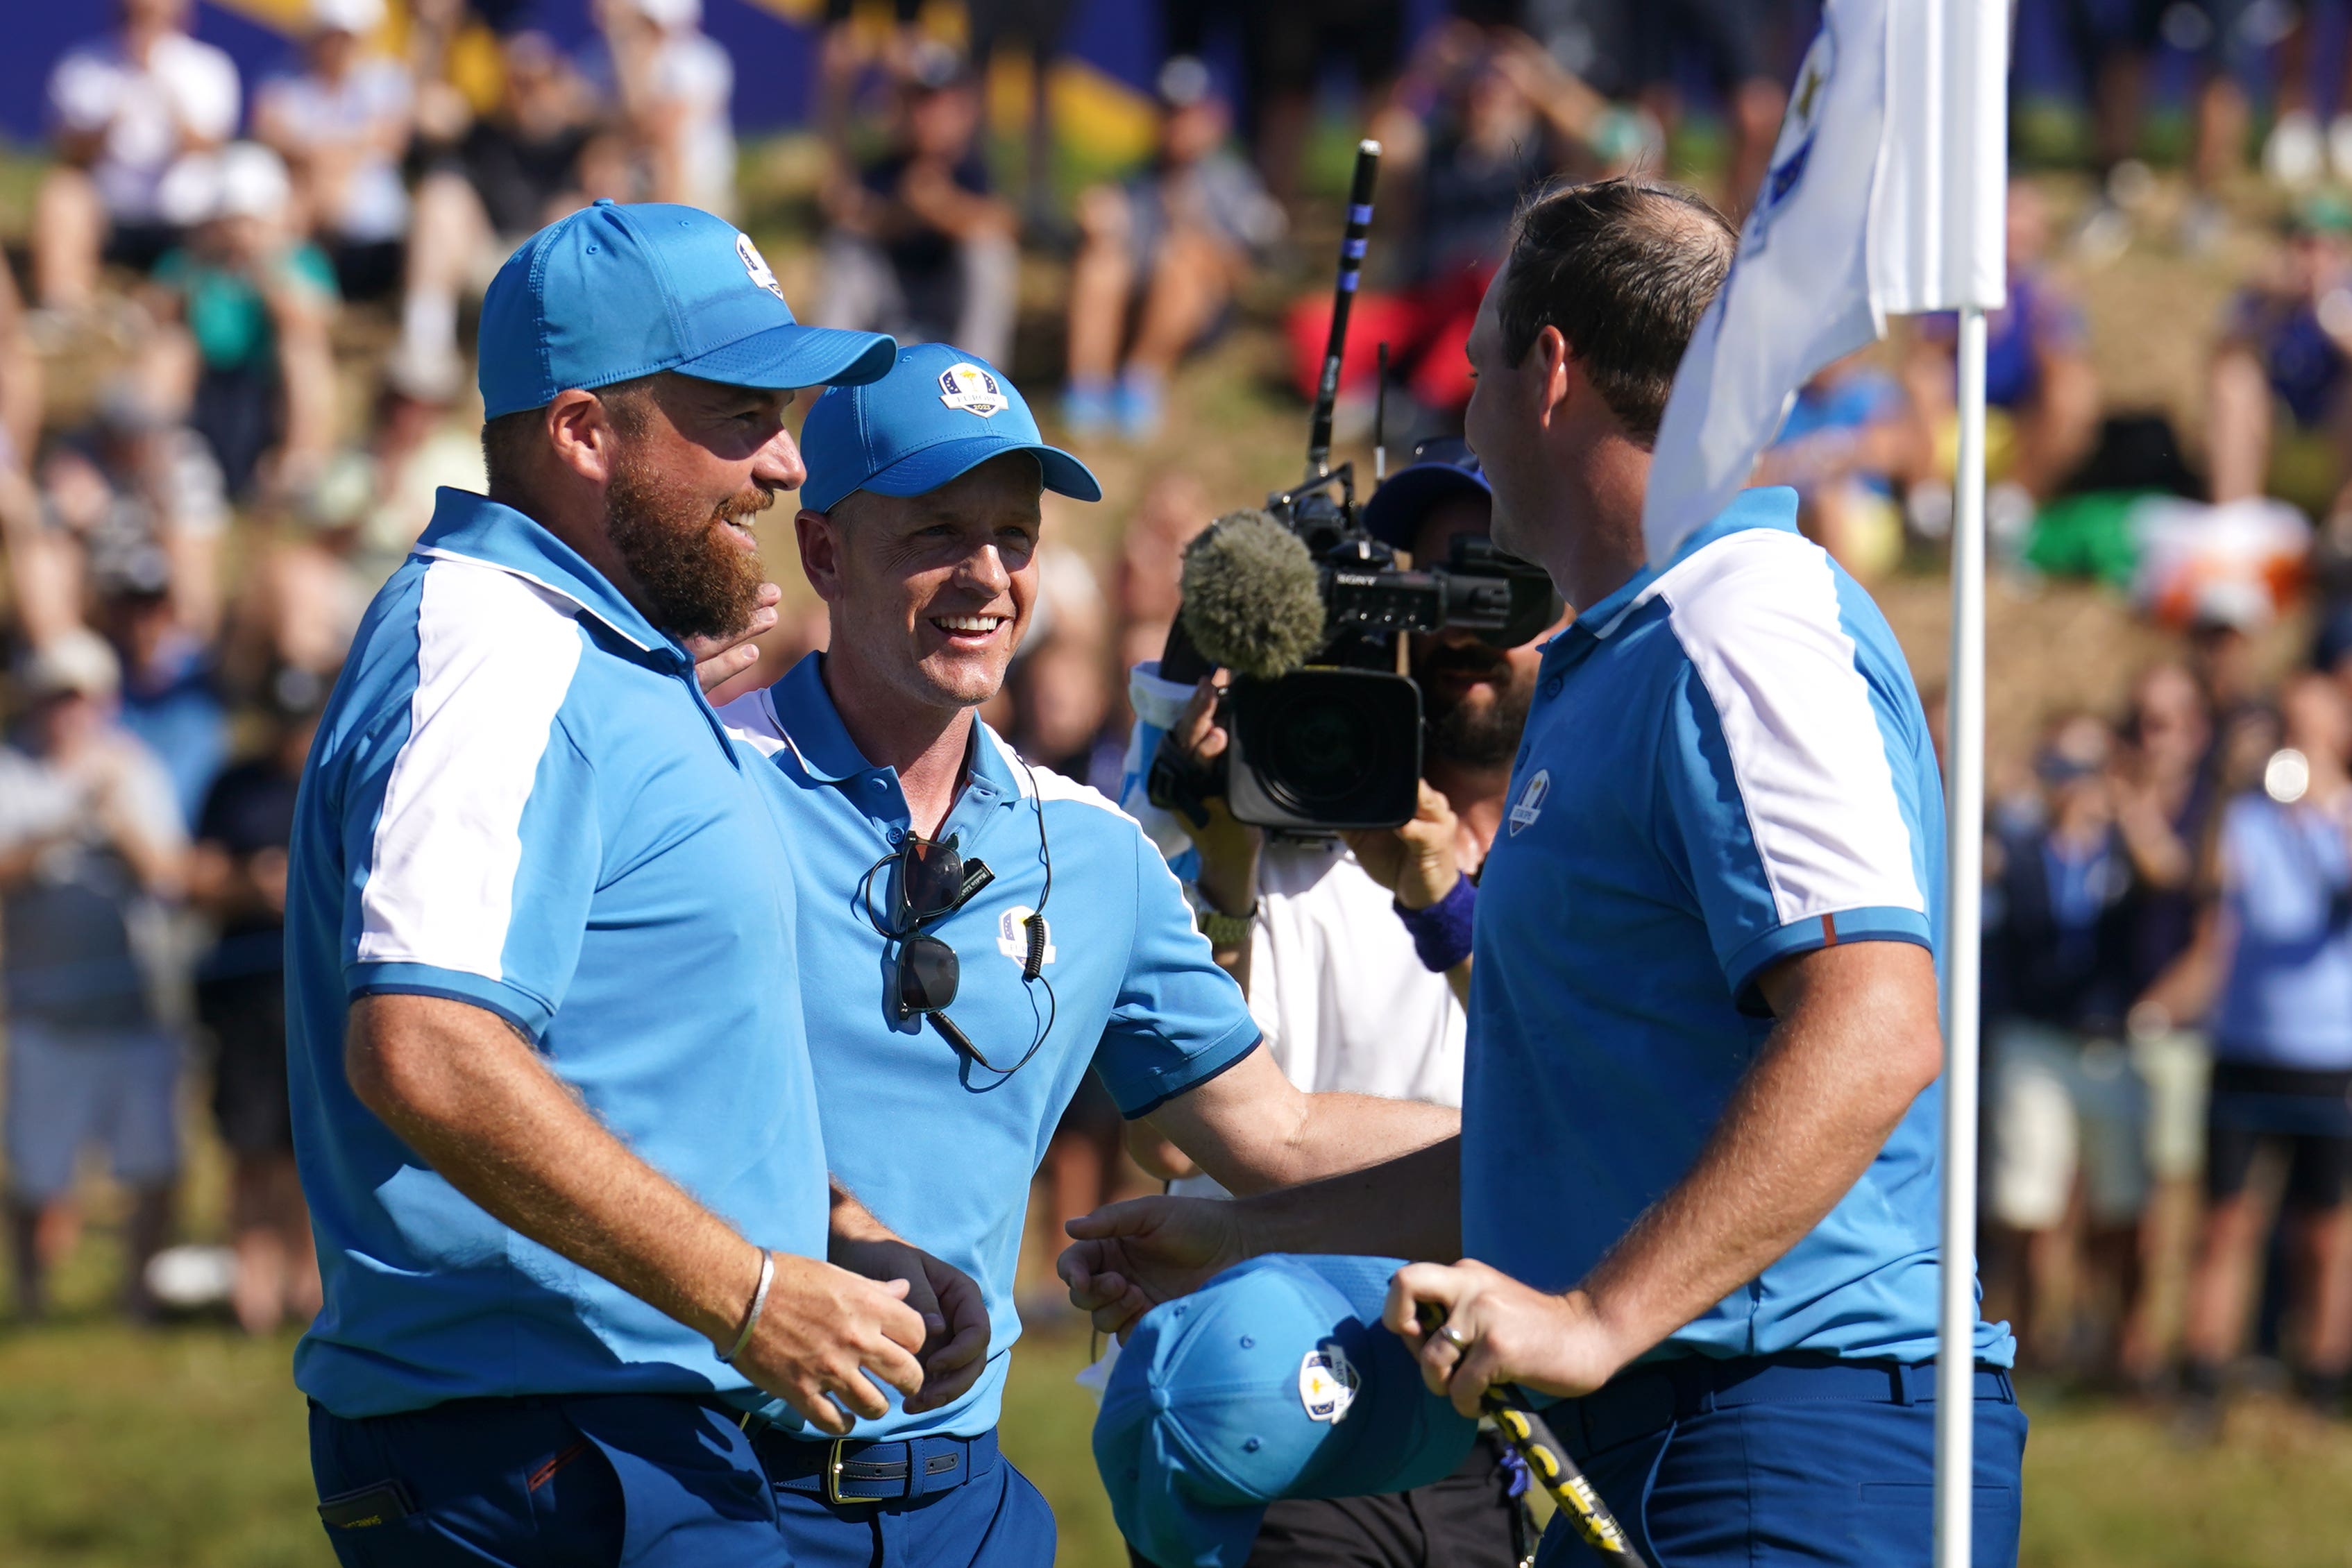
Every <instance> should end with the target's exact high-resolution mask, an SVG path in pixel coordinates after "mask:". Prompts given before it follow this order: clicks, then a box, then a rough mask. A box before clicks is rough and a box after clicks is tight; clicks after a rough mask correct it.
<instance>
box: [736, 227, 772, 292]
mask: <svg viewBox="0 0 2352 1568" xmlns="http://www.w3.org/2000/svg"><path fill="white" fill-rule="evenodd" d="M735 256H736V259H737V260H739V261H740V262H742V264H743V270H744V271H745V272H748V273H750V274H751V281H752V282H754V283H756V284H758V285H759V286H760V287H762V288H764V289H766V290H767V291H768V292H769V293H771V294H772V295H774V296H775V297H776V298H779V299H782V298H783V297H784V286H783V285H782V284H781V283H778V282H777V281H776V275H775V274H774V273H773V272H772V271H770V270H769V268H768V258H767V257H766V256H761V254H760V247H759V246H756V245H753V244H752V243H751V235H747V234H739V235H736V236H735Z"/></svg>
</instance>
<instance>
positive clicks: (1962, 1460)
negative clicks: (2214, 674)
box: [1936, 306, 1985, 1568]
mask: <svg viewBox="0 0 2352 1568" xmlns="http://www.w3.org/2000/svg"><path fill="white" fill-rule="evenodd" d="M1959 382H1960V384H1959V411H1958V412H1959V418H1960V429H1959V437H1960V440H1959V455H1958V463H1957V465H1956V470H1957V471H1956V472H1955V473H1954V475H1953V477H1952V489H1953V495H1952V659H1951V674H1950V675H1949V677H1948V680H1947V682H1946V687H1945V689H1946V694H1947V695H1946V699H1945V701H1946V706H1945V710H1944V711H1945V724H1944V750H1945V757H1946V760H1945V768H1946V787H1945V791H1944V798H1945V801H1946V805H1947V810H1946V831H1947V833H1948V868H1949V880H1948V885H1947V889H1946V896H1947V900H1948V904H1947V908H1948V915H1947V918H1946V922H1945V933H1944V941H1945V951H1946V952H1947V953H1948V954H1949V955H1950V962H1949V964H1948V967H1947V969H1946V972H1945V976H1944V1150H1943V1154H1944V1158H1943V1166H1944V1216H1943V1239H1942V1252H1941V1256H1942V1259H1943V1271H1942V1281H1941V1283H1942V1287H1943V1290H1942V1297H1943V1299H1942V1303H1941V1315H1940V1321H1939V1322H1938V1324H1937V1355H1936V1563H1937V1568H1968V1564H1969V1561H1970V1553H1971V1551H1972V1547H1971V1545H1970V1542H1969V1532H1970V1530H1971V1527H1972V1526H1973V1524H1974V1522H1975V1521H1974V1520H1973V1519H1972V1517H1971V1504H1972V1503H1973V1501H1974V1500H1975V1493H1976V1488H1975V1486H1974V1484H1973V1483H1974V1478H1975V1471H1976V1425H1975V1422H1976V1403H1977V1402H1976V1323H1977V1291H1976V1282H1977V1269H1976V1250H1977V1249H1976V1239H1977V1106H1978V1073H1977V1068H1978V1062H1979V1050H1978V1043H1979V1026H1980V1023H1981V1020H1980V1019H1979V985H1978V981H1979V967H1980V960H1981V953H1980V948H1981V946H1982V939H1983V921H1982V909H1983V902H1984V789H1985V757H1984V745H1985V740H1984V712H1985V469H1984V458H1985V313H1984V310H1983V308H1981V307H1979V306H1969V307H1968V308H1964V309H1962V310H1961V312H1960V341H1959Z"/></svg>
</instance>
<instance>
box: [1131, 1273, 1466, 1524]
mask: <svg viewBox="0 0 2352 1568" xmlns="http://www.w3.org/2000/svg"><path fill="white" fill-rule="evenodd" d="M1402 1267H1404V1265H1403V1263H1402V1260H1398V1259H1395V1258H1332V1257H1309V1256H1305V1255H1291V1254H1277V1255H1276V1256H1273V1257H1267V1258H1254V1259H1252V1260H1249V1261H1248V1262H1246V1263H1243V1264H1240V1265H1237V1266H1236V1267H1234V1268H1232V1269H1228V1270H1225V1271H1224V1272H1223V1273H1222V1274H1220V1275H1218V1276H1217V1277H1216V1278H1215V1279H1213V1280H1212V1281H1209V1282H1208V1283H1207V1284H1206V1285H1204V1286H1202V1288H1201V1289H1200V1290H1199V1291H1195V1292H1194V1293H1193V1294H1192V1295H1190V1296H1187V1297H1185V1298H1183V1299H1182V1300H1181V1301H1170V1302H1166V1303H1164V1304H1163V1305H1160V1306H1158V1307H1155V1308H1153V1309H1152V1310H1151V1311H1150V1312H1148V1313H1146V1314H1145V1316H1144V1319H1143V1322H1141V1324H1139V1326H1138V1327H1137V1329H1136V1331H1135V1333H1134V1336H1133V1337H1132V1338H1130V1339H1129V1341H1128V1343H1127V1345H1126V1347H1125V1348H1124V1349H1123V1350H1122V1351H1121V1352H1120V1354H1119V1358H1118V1364H1117V1365H1116V1366H1115V1367H1113V1368H1112V1370H1111V1375H1110V1383H1109V1386H1108V1388H1107V1389H1105V1391H1104V1394H1103V1407H1102V1414H1101V1416H1098V1417H1097V1420H1096V1422H1095V1437H1094V1446H1095V1464H1096V1466H1097V1469H1100V1470H1101V1472H1102V1479H1103V1486H1104V1488H1105V1489H1106V1490H1108V1492H1109V1493H1110V1506H1111V1514H1112V1517H1113V1518H1115V1519H1116V1520H1117V1521H1118V1527H1119V1530H1120V1531H1121V1532H1122V1533H1124V1534H1125V1535H1126V1537H1127V1539H1128V1540H1129V1542H1133V1543H1134V1546H1135V1549H1136V1550H1137V1551H1138V1552H1140V1553H1141V1554H1142V1555H1143V1556H1144V1557H1145V1558H1147V1559H1148V1560H1150V1562H1152V1563H1156V1564H1158V1568H1242V1564H1243V1563H1245V1562H1247V1561H1248V1559H1249V1555H1250V1547H1251V1544H1252V1542H1255V1540H1256V1538H1257V1531H1258V1526H1259V1524H1260V1522H1261V1521H1263V1519H1264V1517H1265V1505H1266V1504H1267V1503H1268V1502H1271V1501H1274V1500H1276V1499H1278V1498H1302V1497H1370V1496H1373V1495H1376V1494H1380V1493H1383V1492H1396V1491H1404V1490H1408V1489H1410V1488H1412V1487H1417V1486H1426V1485H1427V1484H1429V1483H1430V1482H1432V1481H1434V1480H1438V1479H1442V1478H1443V1477H1445V1476H1447V1475H1450V1474H1452V1473H1453V1472H1454V1469H1455V1467H1457V1466H1458V1465H1460V1464H1461V1463H1462V1460H1463V1458H1465V1456H1466V1455H1467V1454H1468V1453H1469V1451H1470V1445H1471V1443H1472V1441H1473V1440H1474V1439H1475V1437H1476V1436H1477V1432H1478V1427H1477V1423H1476V1422H1475V1421H1468V1420H1465V1419H1464V1418H1463V1417H1462V1416H1459V1415H1457V1414H1456V1413H1455V1412H1454V1406H1452V1405H1450V1404H1448V1403H1447V1402H1446V1401H1445V1400H1444V1399H1443V1398H1441V1397H1439V1396H1436V1395H1433V1394H1431V1393H1430V1392H1429V1391H1428V1389H1427V1388H1425V1387H1423V1385H1422V1381H1421V1371H1420V1368H1419V1367H1418V1366H1417V1365H1416V1364H1414V1362H1413V1359H1412V1354H1411V1353H1410V1352H1408V1351H1407V1350H1406V1349H1405V1346H1404V1342H1403V1341H1402V1340H1400V1339H1398V1338H1397V1337H1396V1336H1395V1335H1394V1334H1392V1333H1389V1331H1388V1330H1387V1329H1385V1328H1383V1327H1381V1303H1382V1301H1384V1300H1385V1299H1386V1297H1387V1295H1388V1282H1389V1276H1390V1275H1391V1274H1393V1273H1395V1272H1396V1271H1397V1270H1399V1269H1401V1268H1402Z"/></svg>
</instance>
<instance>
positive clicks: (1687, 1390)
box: [1536, 1362, 2025, 1568]
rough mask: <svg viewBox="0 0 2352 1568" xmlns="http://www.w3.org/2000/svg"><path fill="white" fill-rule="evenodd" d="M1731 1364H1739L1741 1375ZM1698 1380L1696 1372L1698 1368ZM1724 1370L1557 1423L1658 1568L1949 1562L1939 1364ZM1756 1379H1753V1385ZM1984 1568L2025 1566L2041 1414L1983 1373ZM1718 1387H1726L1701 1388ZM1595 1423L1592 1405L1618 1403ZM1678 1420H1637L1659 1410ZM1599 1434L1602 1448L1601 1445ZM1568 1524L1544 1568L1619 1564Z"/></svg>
mask: <svg viewBox="0 0 2352 1568" xmlns="http://www.w3.org/2000/svg"><path fill="white" fill-rule="evenodd" d="M1726 1369H1728V1370H1726ZM1694 1370H1695V1369H1694ZM1861 1370H1863V1369H1859V1368H1854V1367H1841V1368H1835V1369H1820V1368H1812V1367H1789V1366H1778V1367H1776V1366H1773V1365H1772V1364H1769V1363H1765V1362H1749V1363H1727V1364H1716V1365H1713V1366H1710V1367H1708V1368H1706V1374H1707V1375H1705V1376H1702V1377H1700V1378H1691V1377H1687V1376H1686V1377H1685V1378H1684V1379H1683V1386H1681V1387H1679V1388H1676V1387H1675V1386H1674V1383H1675V1377H1674V1375H1673V1374H1671V1373H1657V1372H1649V1371H1646V1370H1645V1369H1639V1368H1637V1369H1636V1370H1635V1372H1634V1373H1633V1374H1630V1375H1627V1376H1631V1377H1636V1378H1639V1377H1643V1376H1647V1377H1650V1378H1652V1379H1654V1380H1655V1381H1656V1382H1657V1383H1658V1384H1659V1385H1662V1386H1660V1387H1654V1388H1653V1389H1652V1390H1651V1391H1650V1393H1649V1395H1648V1396H1647V1397H1646V1398H1645V1397H1643V1396H1642V1395H1641V1394H1640V1393H1639V1392H1638V1391H1637V1392H1636V1393H1635V1394H1634V1395H1633V1396H1626V1395H1624V1394H1622V1392H1620V1391H1619V1384H1622V1383H1624V1382H1625V1381H1626V1379H1625V1377H1621V1378H1620V1379H1619V1384H1612V1385H1611V1387H1610V1388H1609V1389H1604V1390H1602V1391H1601V1394H1600V1395H1597V1396H1594V1397H1593V1400H1591V1401H1570V1402H1569V1403H1568V1404H1565V1405H1561V1406H1555V1407H1554V1409H1553V1410H1551V1411H1549V1412H1547V1416H1548V1418H1549V1420H1550V1422H1551V1425H1552V1427H1553V1428H1554V1430H1555V1432H1556V1433H1557V1435H1558V1436H1559V1439H1560V1441H1561V1442H1562V1443H1563V1444H1564V1445H1566V1446H1567V1448H1569V1450H1570V1454H1571V1455H1573V1456H1574V1457H1575V1458H1576V1460H1577V1463H1578V1465H1579V1466H1580V1468H1581V1469H1583V1471H1584V1473H1585V1477H1586V1479H1589V1480H1591V1482H1592V1484H1593V1486H1594V1487H1595V1488H1596V1489H1597V1490H1599V1491H1600V1493H1601V1497H1602V1498H1603V1499H1604V1500H1606V1501H1607V1502H1608V1504H1609V1507H1610V1511H1612V1512H1613V1513H1614V1514H1616V1516H1617V1521H1618V1522H1619V1523H1620V1524H1622V1526H1624V1528H1625V1529H1626V1530H1627V1531H1628V1532H1630V1533H1631V1534H1632V1535H1633V1538H1634V1541H1635V1543H1636V1544H1637V1545H1639V1546H1640V1547H1641V1549H1642V1552H1643V1555H1644V1556H1646V1557H1647V1558H1648V1559H1649V1560H1650V1562H1651V1563H1653V1564H1655V1565H1656V1568H1796V1565H1798V1564H1803V1565H1804V1568H1927V1565H1928V1564H1929V1563H1932V1562H1933V1561H1934V1556H1935V1545H1934V1532H1935V1490H1936V1489H1935V1477H1936V1405H1935V1401H1934V1400H1933V1398H1932V1397H1928V1396H1927V1389H1928V1386H1929V1385H1930V1384H1931V1383H1932V1380H1933V1375H1934V1369H1933V1368H1932V1367H1927V1366H1916V1367H1903V1368H1892V1367H1881V1368H1878V1369H1877V1372H1878V1377H1879V1381H1878V1384H1877V1386H1876V1388H1875V1390H1874V1389H1873V1387H1872V1385H1871V1381H1870V1379H1869V1377H1868V1376H1866V1375H1865V1376H1860V1377H1857V1376H1855V1375H1854V1374H1855V1373H1856V1372H1857V1371H1861ZM1743 1371H1747V1372H1749V1373H1750V1375H1748V1376H1745V1377H1743V1376H1741V1375H1740V1374H1741V1373H1742V1372H1743ZM1977 1381H1978V1397H1977V1402H1976V1499H1975V1530H1974V1532H1973V1535H1974V1541H1973V1551H1972V1552H1971V1560H1972V1563H1973V1564H1974V1568H2015V1564H2016V1562H2017V1541H2018V1525H2019V1520H2020V1516H2021V1510H2022V1504H2023V1494H2022V1491H2021V1483H2020V1474H2019V1472H2020V1469H2021V1465H2022V1463H2023V1460H2024V1456H2025V1413H2024V1412H2023V1411H2021V1410H2020V1409H2019V1408H2018V1406H2017V1401H2016V1397H2015V1396H2014V1395H2013V1394H2012V1393H2011V1391H2010V1387H2009V1380H2008V1378H2007V1376H2006V1375H1995V1374H1991V1373H1989V1372H1982V1371H1980V1372H1979V1374H1978V1375H1977ZM1699 1383H1715V1384H1719V1385H1722V1386H1714V1387H1706V1386H1694V1385H1695V1384H1699ZM1612 1393H1616V1394H1618V1397H1617V1398H1616V1399H1615V1400H1614V1401H1613V1402H1612V1403H1609V1404H1604V1405H1603V1406H1602V1408H1601V1410H1600V1411H1599V1412H1598V1414H1600V1415H1601V1416H1603V1417H1604V1418H1603V1419H1601V1420H1599V1421H1597V1422H1590V1423H1588V1422H1587V1421H1586V1420H1585V1419H1584V1418H1583V1416H1582V1413H1580V1411H1579V1410H1578V1408H1577V1406H1580V1405H1586V1404H1593V1403H1596V1402H1609V1401H1611V1396H1612ZM1644 1404H1646V1405H1648V1406H1651V1408H1652V1410H1653V1411H1654V1413H1658V1414H1663V1415H1664V1416H1665V1419H1664V1424H1663V1425H1661V1426H1655V1427H1650V1428H1649V1429H1647V1430H1645V1431H1642V1432H1640V1433H1638V1434H1629V1433H1628V1431H1627V1428H1628V1427H1638V1426H1642V1425H1643V1424H1644V1423H1643V1421H1642V1419H1640V1417H1639V1416H1629V1413H1630V1411H1631V1410H1632V1409H1633V1408H1635V1407H1638V1406H1643V1405H1644ZM1588 1438H1591V1439H1598V1441H1597V1443H1595V1445H1594V1446H1593V1447H1591V1448H1587V1447H1586V1440H1587V1439H1588ZM1606 1561H1607V1559H1604V1558H1603V1557H1602V1556H1601V1554H1600V1553H1598V1552H1594V1551H1593V1550H1592V1548H1591V1547H1590V1546H1588V1545H1587V1544H1585V1542H1584V1538H1583V1537H1582V1536H1581V1535H1580V1534H1578V1533H1577V1531H1576V1528H1575V1526H1574V1525H1573V1524H1572V1523H1571V1522H1570V1521H1569V1520H1568V1519H1567V1518H1566V1517H1564V1516H1561V1517H1556V1518H1555V1519H1554V1520H1553V1521H1552V1523H1551V1526H1550V1528H1549V1529H1548V1530H1547V1531H1545V1532H1544V1539H1543V1543H1542V1545H1541V1547H1540V1548H1539V1549H1538V1552H1537V1556H1536V1563H1537V1565H1538V1568H1587V1565H1590V1564H1596V1563H1604V1562H1606Z"/></svg>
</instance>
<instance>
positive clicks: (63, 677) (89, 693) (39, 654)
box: [21, 626, 122, 702]
mask: <svg viewBox="0 0 2352 1568" xmlns="http://www.w3.org/2000/svg"><path fill="white" fill-rule="evenodd" d="M21 679H22V680H23V683H24V686H25V694H26V695H27V696H29V697H32V698H34V699H35V700H36V701H37V700H39V699H40V698H43V697H54V696H62V695H65V694H66V693H68V692H72V693H75V694H77V695H81V696H85V697H90V698H93V699H96V700H98V701H100V702H103V701H105V700H106V699H107V698H109V697H111V696H112V695H114V694H115V693H116V692H118V691H120V690H121V687H122V663H121V660H119V659H117V658H116V657H115V656H114V650H113V649H112V648H110V647H109V646H107V643H106V639H105V638H103V637H101V636H100V635H99V634H98V633H97V632H92V631H89V630H88V629H86V628H84V627H80V626H76V627H74V628H72V629H71V630H70V631H66V632H58V634H57V635H56V636H54V637H51V638H49V639H48V640H47V641H46V642H43V643H38V644H37V645H36V646H35V647H34V648H33V651H32V652H31V653H27V654H26V656H25V663H24V664H23V666H22V674H21Z"/></svg>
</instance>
